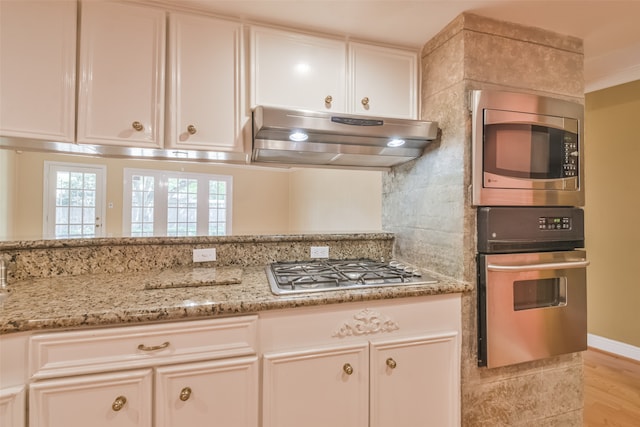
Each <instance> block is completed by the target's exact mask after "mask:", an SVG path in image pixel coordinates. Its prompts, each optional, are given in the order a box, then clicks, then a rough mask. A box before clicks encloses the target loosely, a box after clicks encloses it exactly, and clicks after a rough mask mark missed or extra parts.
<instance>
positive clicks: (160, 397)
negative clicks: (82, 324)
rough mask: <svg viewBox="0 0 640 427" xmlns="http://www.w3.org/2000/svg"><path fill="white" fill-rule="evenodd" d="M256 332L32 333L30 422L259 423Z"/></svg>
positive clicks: (250, 323)
mask: <svg viewBox="0 0 640 427" xmlns="http://www.w3.org/2000/svg"><path fill="white" fill-rule="evenodd" d="M256 333H257V316H242V317H235V318H223V319H213V320H200V321H187V322H173V323H165V324H158V325H145V326H130V327H120V328H105V329H96V330H81V331H67V332H54V333H48V334H37V335H34V336H33V337H31V338H30V353H31V354H30V360H31V362H32V363H31V367H30V369H31V373H30V377H31V380H32V382H31V384H30V386H29V387H30V390H29V407H28V414H29V426H30V427H88V426H91V427H132V426H136V427H152V426H157V427H181V426H190V427H205V426H207V427H210V426H225V427H256V426H257V425H258V394H259V388H258V375H259V369H258V357H257V355H256V342H257V336H256ZM134 368H137V369H134ZM16 406H17V404H16ZM22 407H23V408H24V405H22ZM2 425H3V426H4V424H2ZM7 425H11V426H13V425H14V424H7ZM18 425H23V424H15V426H16V427H17V426H18Z"/></svg>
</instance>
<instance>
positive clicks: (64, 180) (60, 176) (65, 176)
mask: <svg viewBox="0 0 640 427" xmlns="http://www.w3.org/2000/svg"><path fill="white" fill-rule="evenodd" d="M56 188H69V172H67V171H58V172H57V174H56Z"/></svg>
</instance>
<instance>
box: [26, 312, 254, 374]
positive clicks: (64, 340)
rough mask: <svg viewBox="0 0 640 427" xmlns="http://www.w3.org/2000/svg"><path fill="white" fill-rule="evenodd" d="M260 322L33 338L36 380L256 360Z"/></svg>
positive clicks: (209, 322) (205, 322) (31, 368)
mask: <svg viewBox="0 0 640 427" xmlns="http://www.w3.org/2000/svg"><path fill="white" fill-rule="evenodd" d="M256 324H257V316H243V317H234V318H226V319H213V320H199V321H186V322H174V323H165V324H161V325H145V326H127V327H117V328H105V329H95V330H82V331H68V332H55V333H47V334H41V335H34V336H33V337H31V340H30V343H29V353H30V360H29V372H30V374H31V377H32V378H33V379H42V378H52V377H62V376H68V375H77V374H85V373H92V372H104V371H112V370H118V369H131V368H139V367H147V366H152V365H161V364H166V363H183V362H191V361H198V360H205V359H218V358H223V357H231V356H242V355H250V354H255V352H256V350H255V348H256V341H257V337H256V333H257V327H256Z"/></svg>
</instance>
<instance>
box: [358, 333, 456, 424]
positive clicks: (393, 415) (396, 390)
mask: <svg viewBox="0 0 640 427" xmlns="http://www.w3.org/2000/svg"><path fill="white" fill-rule="evenodd" d="M457 342H458V335H457V334H456V333H444V334H440V335H438V334H435V335H428V336H422V337H411V338H408V339H398V340H389V341H376V342H372V343H371V362H370V363H371V369H370V382H371V383H370V399H371V400H370V402H371V411H370V415H371V422H370V424H369V426H370V427H417V426H425V427H426V426H456V425H458V423H459V420H458V417H457V412H458V409H459V408H458V404H457V402H458V400H459V396H458V395H457V393H458V387H457V386H456V381H457V378H458V375H457V372H458V369H459V360H458V359H457V358H456V354H457V345H458V344H457Z"/></svg>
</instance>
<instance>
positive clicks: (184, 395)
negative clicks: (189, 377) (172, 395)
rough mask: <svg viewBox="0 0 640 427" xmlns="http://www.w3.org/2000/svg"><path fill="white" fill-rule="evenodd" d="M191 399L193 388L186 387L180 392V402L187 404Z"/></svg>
mask: <svg viewBox="0 0 640 427" xmlns="http://www.w3.org/2000/svg"><path fill="white" fill-rule="evenodd" d="M190 397H191V387H185V388H183V389H182V390H181V391H180V400H182V401H183V402H186V401H187V400H189V398H190Z"/></svg>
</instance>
